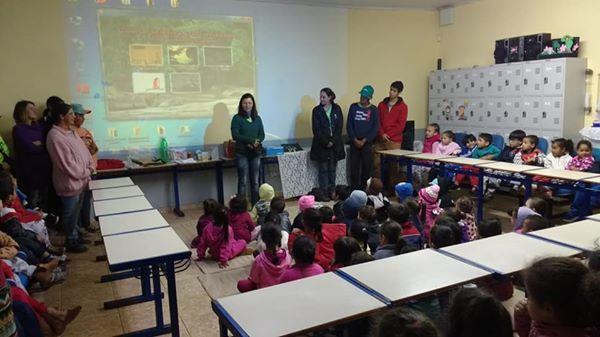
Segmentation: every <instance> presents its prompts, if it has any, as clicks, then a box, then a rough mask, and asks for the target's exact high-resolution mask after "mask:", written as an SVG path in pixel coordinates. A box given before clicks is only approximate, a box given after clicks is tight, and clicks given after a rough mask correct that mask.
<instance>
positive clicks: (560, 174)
mask: <svg viewBox="0 0 600 337" xmlns="http://www.w3.org/2000/svg"><path fill="white" fill-rule="evenodd" d="M525 174H528V175H532V176H543V177H548V178H554V179H563V180H571V181H579V180H585V179H589V178H594V177H600V174H598V173H590V172H581V171H569V170H558V169H549V168H544V169H541V170H535V171H528V172H525Z"/></svg>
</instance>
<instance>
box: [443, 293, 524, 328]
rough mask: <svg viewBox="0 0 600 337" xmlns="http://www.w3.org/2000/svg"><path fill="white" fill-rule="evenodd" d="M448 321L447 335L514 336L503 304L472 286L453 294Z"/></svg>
mask: <svg viewBox="0 0 600 337" xmlns="http://www.w3.org/2000/svg"><path fill="white" fill-rule="evenodd" d="M448 320H449V323H450V327H449V329H448V334H447V337H483V336H485V337H512V336H513V329H512V321H511V318H510V314H509V313H508V311H507V310H506V309H505V308H504V306H503V305H502V303H500V302H499V301H498V300H497V299H495V298H494V297H492V296H490V295H488V294H486V293H484V292H482V291H481V290H479V289H475V288H463V289H460V290H459V291H458V292H457V293H456V294H455V295H454V297H453V298H452V304H451V305H450V309H449V311H448ZM521 336H523V337H525V336H526V335H521ZM530 336H531V335H530Z"/></svg>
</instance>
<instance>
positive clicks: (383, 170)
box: [379, 153, 387, 186]
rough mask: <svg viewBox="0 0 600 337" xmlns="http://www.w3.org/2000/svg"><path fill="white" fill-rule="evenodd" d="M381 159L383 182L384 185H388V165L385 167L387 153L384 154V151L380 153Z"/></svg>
mask: <svg viewBox="0 0 600 337" xmlns="http://www.w3.org/2000/svg"><path fill="white" fill-rule="evenodd" d="M379 161H380V162H381V163H380V165H381V166H380V167H381V182H382V183H383V186H387V181H386V179H385V177H386V175H387V174H386V173H387V172H386V171H387V170H386V167H385V162H386V160H385V155H384V154H383V153H380V154H379Z"/></svg>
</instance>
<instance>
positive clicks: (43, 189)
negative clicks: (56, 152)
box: [12, 101, 52, 211]
mask: <svg viewBox="0 0 600 337" xmlns="http://www.w3.org/2000/svg"><path fill="white" fill-rule="evenodd" d="M13 119H14V120H15V126H14V127H13V130H12V137H13V142H14V146H15V159H16V166H17V167H16V168H15V171H16V173H17V181H18V183H19V189H20V190H21V191H23V193H25V194H26V195H27V198H28V202H29V205H31V206H32V207H33V208H36V207H39V208H41V209H43V210H45V211H48V187H49V185H50V179H51V170H52V164H51V163H50V157H49V156H48V152H47V151H46V139H45V138H46V137H45V134H44V125H43V124H42V123H39V122H38V120H39V116H38V112H37V109H36V108H35V104H33V102H31V101H19V102H17V104H15V109H14V112H13Z"/></svg>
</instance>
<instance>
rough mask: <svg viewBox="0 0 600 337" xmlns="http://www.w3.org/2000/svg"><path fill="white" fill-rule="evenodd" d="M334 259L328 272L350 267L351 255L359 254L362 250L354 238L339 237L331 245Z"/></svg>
mask: <svg viewBox="0 0 600 337" xmlns="http://www.w3.org/2000/svg"><path fill="white" fill-rule="evenodd" d="M333 250H334V252H335V258H334V259H333V261H332V262H331V266H330V268H329V270H330V271H335V270H338V269H340V268H344V267H347V266H349V265H350V261H351V260H352V254H354V253H357V252H360V251H361V250H362V249H361V248H360V245H359V244H358V241H356V239H355V238H353V237H349V236H341V237H339V238H338V239H337V240H335V242H334V243H333Z"/></svg>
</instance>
